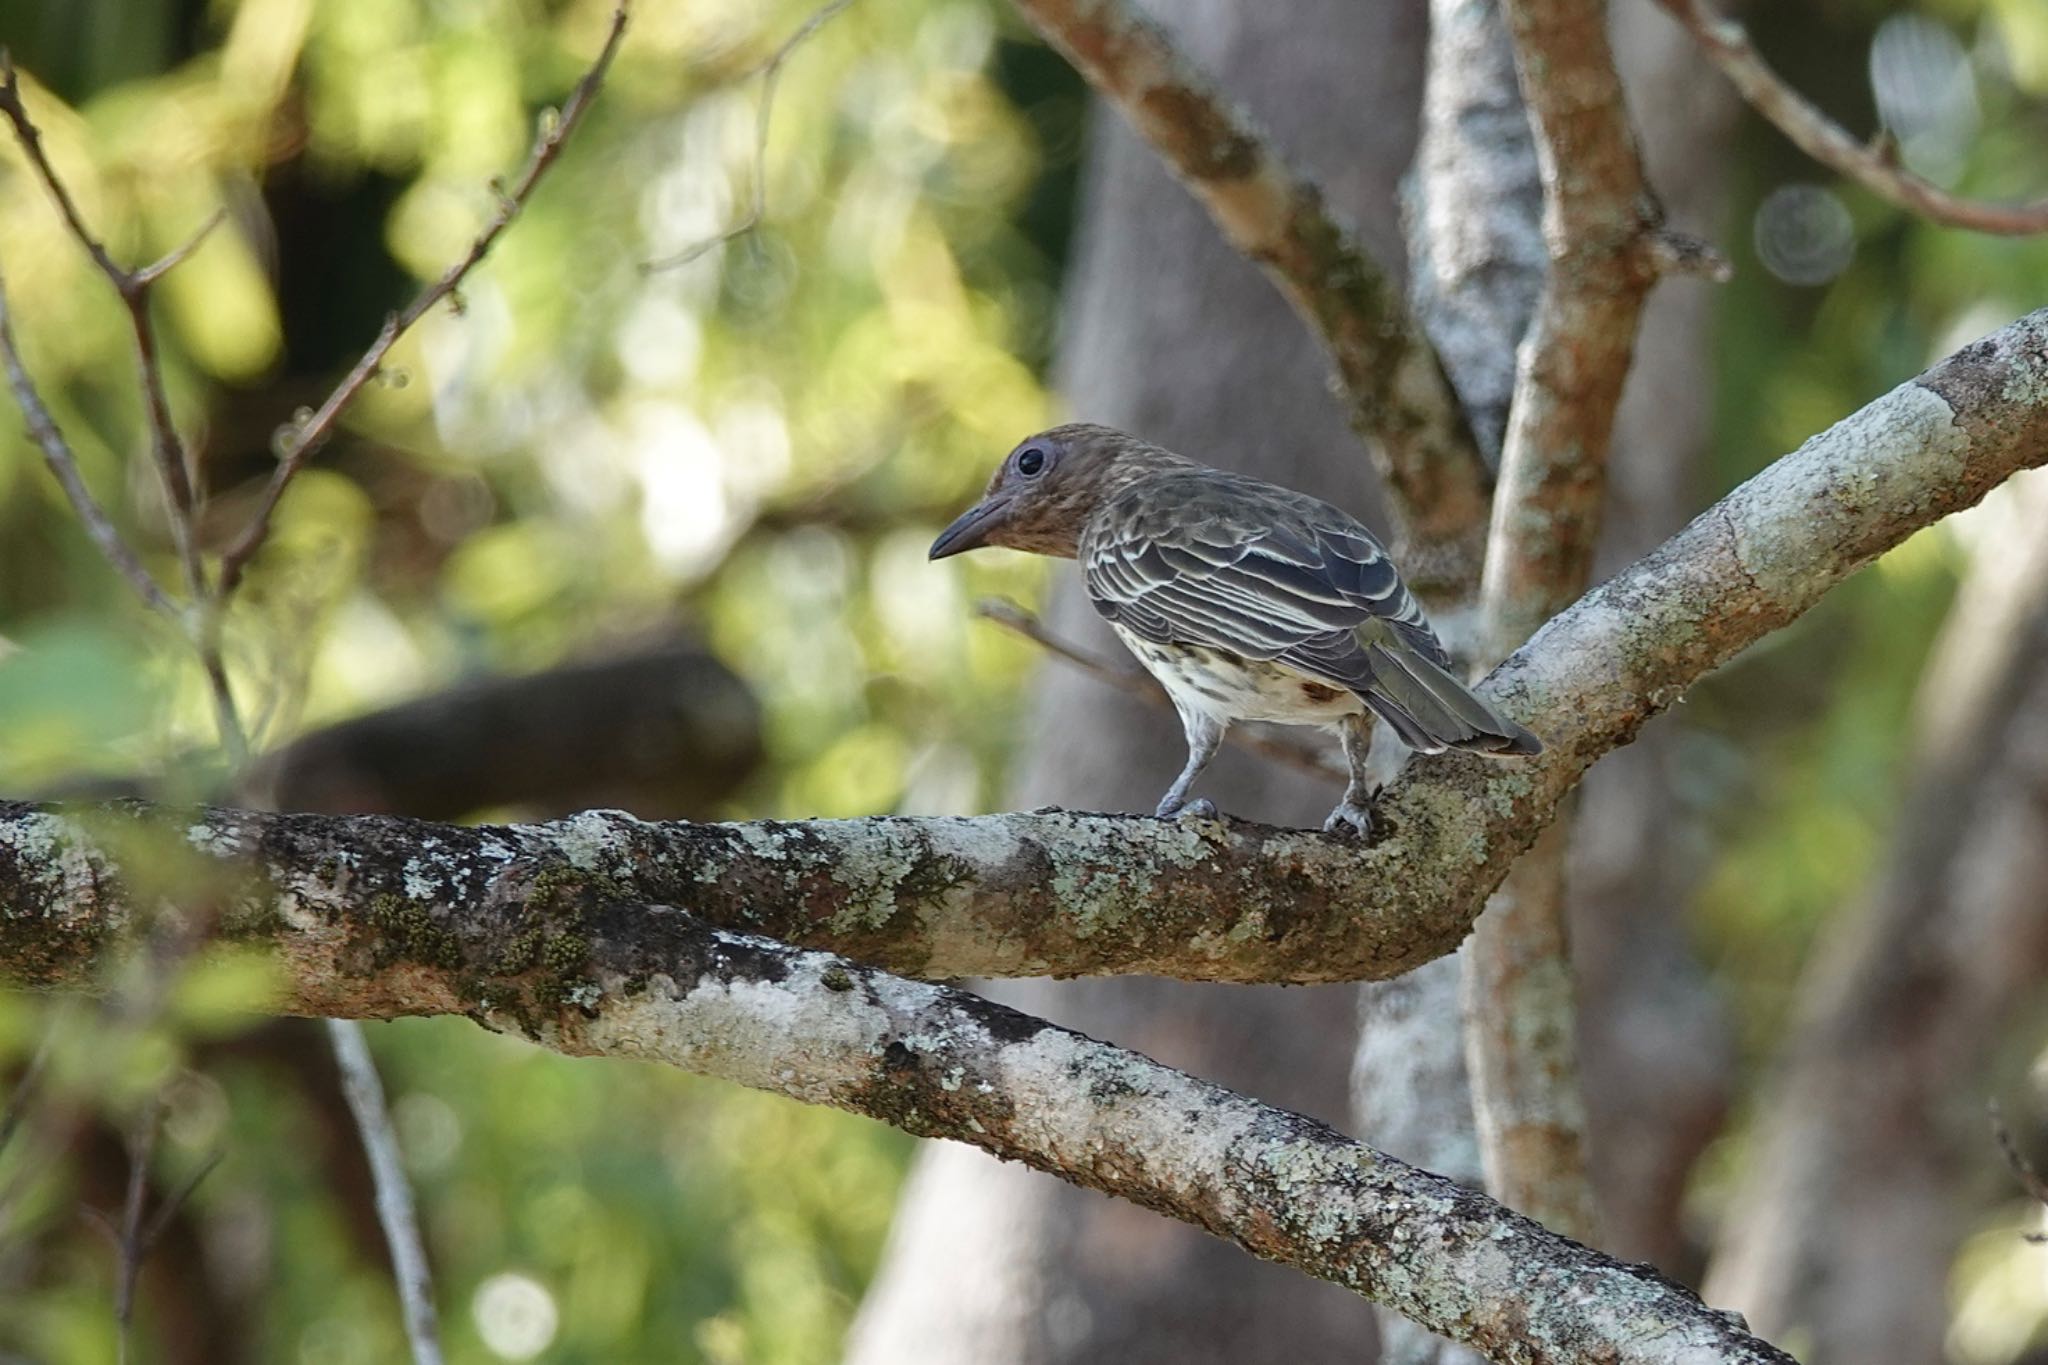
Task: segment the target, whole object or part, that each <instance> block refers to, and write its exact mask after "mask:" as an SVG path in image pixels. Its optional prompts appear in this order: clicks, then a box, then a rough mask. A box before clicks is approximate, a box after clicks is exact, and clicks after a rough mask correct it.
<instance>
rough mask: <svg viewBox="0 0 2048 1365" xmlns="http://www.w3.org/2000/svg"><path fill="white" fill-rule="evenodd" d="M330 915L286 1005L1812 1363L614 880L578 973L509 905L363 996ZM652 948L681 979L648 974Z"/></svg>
mask: <svg viewBox="0 0 2048 1365" xmlns="http://www.w3.org/2000/svg"><path fill="white" fill-rule="evenodd" d="M327 908H328V907H325V906H323V905H321V904H319V903H317V902H313V901H307V902H303V903H301V904H300V905H299V906H298V907H297V908H296V911H295V913H294V918H295V919H296V920H297V921H299V923H300V925H301V926H302V928H303V930H304V932H305V933H306V934H307V935H308V936H309V937H313V938H325V939H326V940H327V941H328V943H329V948H330V952H329V954H328V955H327V956H326V957H325V958H324V960H322V961H319V962H315V961H312V960H305V961H302V962H300V963H298V964H297V968H296V970H295V971H294V972H293V973H292V975H291V976H290V978H289V980H288V983H287V984H286V986H285V988H284V999H283V1000H282V1002H281V1003H282V1004H283V1005H284V1006H285V1007H286V1008H288V1009H292V1010H295V1011H305V1012H313V1013H319V1014H323V1015H327V1016H329V1017H335V1016H350V1015H354V1014H358V1013H361V1012H364V1011H366V1010H367V1011H370V1012H374V1013H383V1012H387V1011H389V1010H390V1009H392V1008H398V1009H402V1010H404V1011H406V1012H410V1013H428V1014H431V1013H440V1012H446V1011H448V1010H449V1009H450V1008H452V1007H460V1008H463V1009H464V1010H465V1012H467V1013H469V1014H471V1016H472V1017H474V1018H476V1019H477V1020H478V1021H479V1022H481V1023H483V1024H485V1025H486V1026H488V1027H491V1028H494V1029H498V1030H501V1031H504V1032H508V1033H512V1034H515V1035H517V1036H521V1037H524V1038H527V1039H528V1040H530V1041H533V1042H535V1043H538V1044H540V1045H543V1046H547V1047H550V1048H553V1049H556V1050H558V1051H561V1052H565V1053H568V1054H570V1055H579V1056H611V1057H634V1058H641V1059H646V1060H654V1061H661V1062H666V1063H669V1064H671V1065H675V1066H680V1067H684V1068H686V1069H689V1070H693V1071H698V1072H702V1073H704V1074H707V1075H713V1076H719V1077H723V1078H725V1079H729V1080H733V1081H737V1082H739V1083H741V1084H745V1085H751V1086H754V1087H756V1088H759V1089H763V1090H768V1091H772V1092H774V1093H777V1094H782V1095H787V1096H790V1097H792V1098H795V1099H800V1100H803V1101H806V1102H808V1103H814V1104H829V1105H833V1106H835V1107H838V1108H843V1109H846V1110H849V1111H851V1112H854V1113H860V1114H866V1115H868V1116H870V1117H874V1118H878V1119H881V1120H883V1121H885V1122H889V1123H892V1124H895V1125H897V1126H899V1127H902V1128H905V1129H907V1130H908V1131H911V1132H916V1133H922V1134H926V1135H929V1136H938V1137H948V1138H953V1139H955V1140H958V1141H962V1142H968V1143H972V1144H974V1145H976V1146H979V1147H981V1148H983V1149H985V1150H987V1151H990V1152H992V1153H994V1154H996V1155H998V1156H1002V1157H1005V1158H1007V1159H1011V1160H1019V1161H1026V1162H1029V1163H1030V1164H1032V1165H1035V1166H1038V1167H1040V1168H1041V1169H1045V1170H1049V1171H1053V1172H1056V1173H1058V1174H1060V1175H1062V1176H1063V1177H1065V1178H1066V1179H1068V1180H1072V1181H1075V1182H1077V1183H1080V1184H1084V1185H1087V1186H1089V1187H1091V1188H1095V1189H1099V1190H1102V1191H1104V1192H1106V1193H1110V1194H1113V1195H1116V1196H1118V1197H1120V1198H1122V1199H1126V1200H1129V1201H1132V1202H1134V1203H1137V1204H1139V1205H1141V1206H1143V1207H1145V1208H1148V1209H1151V1210H1154V1211H1156V1212H1160V1213H1165V1214H1169V1215H1171V1216H1174V1217H1177V1218H1181V1219H1184V1220H1186V1221H1188V1222H1191V1223H1193V1224H1195V1225H1196V1226H1198V1227H1201V1228H1203V1229H1205V1230H1207V1231H1209V1232H1212V1233H1214V1234H1216V1235H1218V1236H1220V1237H1224V1238H1228V1239H1229V1240H1231V1241H1233V1242H1236V1243H1237V1244H1238V1245H1239V1246H1241V1247H1243V1248H1244V1249H1246V1250H1248V1251H1251V1252H1252V1253H1254V1254H1255V1255H1259V1256H1262V1257H1265V1258H1268V1259H1273V1260H1279V1261H1282V1262H1284V1263H1286V1264H1289V1265H1293V1266H1295V1267H1297V1268H1299V1269H1302V1270H1305V1271H1307V1272H1308V1273H1310V1274H1312V1275H1316V1276H1318V1277H1320V1278H1323V1279H1326V1280H1330V1281H1332V1282H1334V1283H1337V1284H1341V1285H1343V1286H1345V1287H1346V1288H1349V1289H1351V1290H1354V1291H1355V1292H1357V1293H1359V1294H1363V1295H1367V1296H1371V1297H1373V1298H1376V1299H1379V1300H1381V1301H1383V1302H1385V1303H1387V1304H1388V1305H1390V1306H1392V1307H1395V1308H1398V1309H1399V1310H1400V1311H1403V1312H1407V1313H1411V1314H1413V1315H1415V1316H1416V1317H1417V1318H1418V1319H1419V1320H1421V1321H1423V1322H1424V1323H1426V1324H1427V1325H1428V1326H1430V1327H1432V1328H1433V1329H1435V1330H1438V1331H1442V1332H1446V1333H1448V1334H1450V1335H1452V1336H1455V1337H1457V1338H1459V1339H1462V1340H1466V1341H1470V1342H1472V1343H1473V1344H1474V1345H1476V1346H1478V1347H1480V1348H1481V1349H1482V1350H1484V1351H1486V1352H1487V1353H1488V1354H1489V1355H1490V1356H1492V1357H1493V1358H1495V1359H1499V1360H1503V1361H1521V1362H1552V1361H1555V1362H1564V1361H1575V1360H1583V1359H1585V1358H1587V1357H1588V1356H1589V1355H1597V1356H1599V1357H1600V1358H1604V1359H1612V1360H1615V1361H1641V1362H1672V1361H1680V1360H1683V1361H1729V1362H1783V1361H1787V1360H1789V1357H1787V1356H1784V1355H1783V1354H1781V1353H1779V1352H1777V1351H1775V1350H1773V1349H1772V1348H1771V1347H1769V1346H1768V1345H1766V1344H1765V1343H1762V1342H1759V1341H1757V1340H1756V1339H1754V1338H1753V1337H1750V1336H1749V1335H1748V1334H1747V1333H1746V1332H1744V1331H1742V1330H1741V1329H1740V1328H1739V1327H1738V1326H1737V1325H1735V1323H1734V1321H1733V1320H1732V1319H1731V1318H1730V1317H1729V1316H1727V1315H1723V1314H1718V1313H1715V1312H1712V1311H1711V1310H1709V1309H1707V1308H1706V1307H1705V1306H1704V1305H1703V1304H1701V1303H1700V1302H1699V1300H1698V1299H1697V1298H1695V1297H1694V1296H1692V1295H1691V1294H1690V1293H1689V1292H1688V1291H1686V1290H1684V1289H1681V1288H1679V1287H1678V1286H1676V1285H1673V1284H1671V1283H1670V1282H1668V1281H1666V1280H1664V1279H1662V1278H1661V1277H1660V1276H1658V1275H1657V1274H1656V1273H1655V1272H1653V1271H1648V1270H1645V1269H1643V1268H1640V1267H1631V1266H1626V1265H1623V1264H1621V1263H1619V1262H1615V1261H1613V1260H1610V1259H1609V1258H1607V1257H1604V1256H1601V1255H1599V1254H1598V1253H1595V1252H1591V1251H1588V1250H1587V1249H1585V1248H1583V1247H1580V1246H1578V1245H1577V1244H1575V1243H1572V1242H1569V1241H1566V1240H1564V1239H1563V1238H1560V1237H1557V1236H1556V1235H1555V1234H1552V1233H1549V1232H1547V1231H1545V1230H1544V1229H1542V1228H1541V1227H1539V1226H1538V1225H1536V1224H1534V1223H1531V1222H1529V1221H1528V1220H1526V1219H1522V1218H1519V1217H1517V1216H1515V1215H1514V1214H1512V1213H1510V1212H1508V1211H1506V1210H1503V1209H1501V1208H1500V1207H1499V1206H1497V1205H1495V1204H1493V1203H1492V1202H1491V1201H1490V1200H1487V1199H1486V1198H1484V1196H1481V1195H1477V1194H1474V1193H1472V1192H1471V1191H1468V1190H1464V1189H1462V1188H1460V1187H1458V1186H1456V1185H1453V1184H1451V1183H1450V1182H1447V1181H1444V1180H1442V1179H1440V1178H1439V1177H1436V1176H1433V1175H1430V1174H1428V1173H1427V1172H1423V1171H1418V1170H1415V1169H1413V1168H1412V1167H1408V1166H1405V1165H1403V1164H1401V1163H1399V1162H1396V1161H1393V1160H1392V1159H1390V1158H1388V1157H1385V1156H1382V1155H1381V1154H1379V1153H1377V1152H1374V1151H1372V1150H1371V1149H1370V1148H1367V1147H1364V1146H1363V1145H1361V1144H1359V1143H1356V1142H1353V1141H1352V1140H1350V1139H1348V1138H1346V1137H1344V1136H1343V1135H1341V1134H1339V1133H1337V1132H1336V1131H1335V1130H1333V1129H1331V1128H1329V1127H1328V1126H1326V1125H1324V1124H1321V1123H1318V1122H1316V1121H1314V1120H1312V1119H1309V1118H1305V1117H1303V1116H1301V1115H1298V1114H1293V1113H1290V1112H1288V1111H1285V1110H1280V1109H1276V1108H1272V1107H1270V1106H1267V1105H1263V1104H1260V1103H1258V1102H1256V1101H1253V1100H1249V1099H1246V1098H1244V1097H1243V1096H1240V1095H1236V1094H1234V1093H1232V1092H1230V1091H1227V1090H1224V1089H1222V1088H1221V1087H1219V1086H1216V1085H1214V1084H1212V1083H1209V1082H1206V1081H1202V1080H1198V1079H1196V1078H1194V1077H1192V1076H1188V1075H1186V1074H1184V1073H1181V1072H1177V1071H1174V1070H1172V1069H1171V1068H1168V1067H1163V1066H1161V1065H1159V1064H1158V1063H1156V1062H1153V1061H1151V1060H1149V1059H1147V1058H1145V1057H1143V1056H1140V1055H1138V1054H1136V1053H1133V1052H1126V1051H1124V1050H1122V1049H1119V1048H1114V1047H1110V1046H1108V1045H1106V1044H1103V1043H1099V1042H1096V1041H1094V1040H1092V1039H1089V1038H1086V1037H1084V1036H1082V1035H1080V1034H1077V1033H1073V1032H1070V1031H1068V1030H1065V1029H1061V1028H1058V1027H1055V1026H1054V1025H1051V1024H1048V1023H1046V1022H1044V1021H1042V1020H1038V1019H1033V1018H1031V1017H1030V1016H1028V1015H1024V1014H1021V1013H1019V1012H1017V1011H1015V1010H1012V1009H1008V1008H1006V1007H1004V1006H1002V1005H998V1004H994V1003H991V1002H989V1001H986V1000H982V999H980V998H978V997H976V996H973V995H969V994H968V993H966V992H964V991H960V990H956V989H953V988H950V987H945V986H939V985H932V984H927V983H923V982H913V981H907V980H904V979H902V978H900V977H894V976H890V975H889V974H887V973H885V972H881V971H878V970H876V969H873V968H870V967H865V966H862V965H860V964H858V963H855V962H853V961H851V960H850V959H847V958H842V957H838V956H836V955H833V954H828V953H818V952H810V951H806V950H803V949H798V948H792V947H789V946H787V945H784V944H778V943H775V942H773V941H771V940H767V939H762V938H757V937H754V936H752V935H746V934H735V933H730V932H727V931H723V930H719V929H715V928H713V927H711V926H709V925H707V924H705V923H703V922H702V921H700V920H698V919H696V918H695V917H693V916H691V915H689V914H686V913H684V912H682V911H680V910H677V909H675V908H673V907H670V906H663V905H647V904H640V903H635V902H631V901H620V900H606V899H603V898H602V897H601V896H596V895H593V896H591V897H589V898H588V899H586V900H584V901H582V902H581V903H580V904H578V905H577V906H576V907H575V909H574V923H575V926H576V930H575V931H576V933H577V935H578V937H579V938H580V940H581V942H580V945H579V947H578V950H577V956H578V958H579V965H578V967H577V974H576V980H575V982H574V984H573V986H570V987H568V989H566V990H557V989H555V988H554V986H550V985H548V984H545V983H537V982H536V981H535V980H534V978H533V973H532V972H531V971H530V970H529V971H526V972H510V971H509V970H508V969H507V968H506V966H505V954H507V953H509V952H512V951H514V945H515V942H516V940H514V939H511V938H507V937H506V936H505V935H506V933H507V932H509V930H510V929H511V928H512V926H511V925H510V924H507V923H502V922H501V923H499V924H498V925H497V926H496V928H497V930H498V933H497V934H496V936H495V939H494V943H493V946H492V949H491V950H489V955H486V954H485V953H476V952H471V951H470V950H469V948H468V947H467V946H465V947H464V948H463V949H462V950H460V951H458V952H456V953H454V954H437V955H436V958H435V960H433V961H417V960H415V961H412V962H410V963H408V964H406V969H405V970H404V971H402V972H397V973H391V974H390V975H391V976H392V977H393V978H394V980H393V984H392V986H391V988H390V989H389V990H387V991H383V992H373V993H366V992H365V991H364V990H363V989H362V978H361V976H360V975H359V972H360V971H361V968H362V964H361V962H359V961H355V960H352V953H351V951H350V949H349V948H347V947H346V946H344V945H341V944H339V943H338V942H335V941H334V939H333V936H332V935H331V933H328V932H326V931H325V930H323V928H322V927H321V926H322V922H323V921H324V920H325V918H326V914H325V912H326V910H327ZM564 914H565V915H566V914H567V910H566V908H565V909H564ZM558 941H559V940H557V942H558ZM650 942H652V943H656V944H658V945H659V953H658V956H659V959H660V961H661V963H662V964H663V966H662V969H661V970H659V971H654V972H649V971H647V970H646V967H645V963H646V956H645V950H646V947H647V945H648V944H649V943H650ZM551 954H552V944H551V946H550V948H549V949H545V950H543V953H542V957H543V959H544V960H545V959H547V958H548V957H549V956H550V955H551ZM399 981H402V983H403V984H402V985H399V984H397V983H398V982H399ZM479 983H480V984H481V988H482V991H483V994H482V995H481V996H475V995H472V992H473V991H474V990H475V989H477V987H478V985H479ZM554 985H555V986H559V985H560V983H559V982H558V983H554ZM792 1038H801V1039H803V1040H805V1046H803V1047H801V1048H795V1049H792V1048H791V1047H790V1040H791V1039H792Z"/></svg>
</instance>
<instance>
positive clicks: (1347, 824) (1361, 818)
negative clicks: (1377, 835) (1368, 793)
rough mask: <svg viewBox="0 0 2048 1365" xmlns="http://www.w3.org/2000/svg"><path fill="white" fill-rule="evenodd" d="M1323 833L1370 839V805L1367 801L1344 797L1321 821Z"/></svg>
mask: <svg viewBox="0 0 2048 1365" xmlns="http://www.w3.org/2000/svg"><path fill="white" fill-rule="evenodd" d="M1323 833H1325V834H1345V835H1352V836H1355V837H1357V838H1360V839H1370V838H1372V804H1371V802H1369V801H1361V800H1355V799H1354V798H1352V797H1349V796H1347V797H1345V798H1344V799H1343V800H1342V801H1339V802H1338V803H1337V808H1336V809H1335V810H1333V811H1331V812H1330V816H1329V818H1328V819H1327V820H1325V821H1323Z"/></svg>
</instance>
